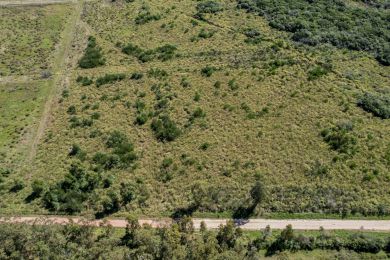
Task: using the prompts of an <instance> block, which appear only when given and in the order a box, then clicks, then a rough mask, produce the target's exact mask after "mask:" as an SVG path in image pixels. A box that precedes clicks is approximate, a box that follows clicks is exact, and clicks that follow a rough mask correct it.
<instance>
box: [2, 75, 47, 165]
mask: <svg viewBox="0 0 390 260" xmlns="http://www.w3.org/2000/svg"><path fill="white" fill-rule="evenodd" d="M49 83H50V81H34V82H30V83H12V84H11V83H7V84H3V85H0V93H1V94H0V118H1V121H0V122H1V125H0V152H1V154H2V155H1V157H0V158H1V161H0V163H6V162H9V161H12V160H16V159H17V158H16V157H13V155H12V154H11V151H12V150H15V149H16V150H17V148H18V146H19V145H21V143H23V142H24V141H25V140H23V137H25V138H28V137H27V136H26V135H28V134H30V133H31V131H32V128H33V127H34V125H35V126H36V122H37V119H39V117H40V114H41V112H42V105H43V103H44V101H45V100H46V96H47V92H48V84H49Z"/></svg>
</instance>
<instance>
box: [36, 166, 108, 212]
mask: <svg viewBox="0 0 390 260" xmlns="http://www.w3.org/2000/svg"><path fill="white" fill-rule="evenodd" d="M100 181H101V178H100V176H99V175H98V174H97V173H94V172H89V171H86V170H85V169H84V168H83V167H82V166H81V165H79V164H72V165H71V167H70V169H69V172H68V173H67V174H66V175H65V177H64V179H63V180H62V181H60V182H58V183H57V184H55V185H53V186H51V187H50V188H49V190H48V191H47V192H46V193H45V194H44V196H43V198H42V200H43V203H44V206H45V208H46V209H48V210H50V211H56V212H66V213H68V214H74V213H76V212H80V211H81V210H83V209H84V205H83V203H84V202H85V201H86V200H87V199H88V197H89V196H90V194H91V192H92V191H94V190H95V189H96V188H98V187H99V185H100Z"/></svg>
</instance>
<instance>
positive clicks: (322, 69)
mask: <svg viewBox="0 0 390 260" xmlns="http://www.w3.org/2000/svg"><path fill="white" fill-rule="evenodd" d="M330 71H331V66H330V65H319V66H316V67H315V68H314V69H312V70H309V72H308V77H307V79H308V80H316V79H318V78H320V77H322V76H324V75H326V74H328V73H329V72H330Z"/></svg>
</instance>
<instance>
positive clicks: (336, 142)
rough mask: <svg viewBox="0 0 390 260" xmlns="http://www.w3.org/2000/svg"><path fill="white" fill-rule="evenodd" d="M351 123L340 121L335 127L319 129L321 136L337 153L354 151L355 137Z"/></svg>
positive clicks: (349, 153) (351, 153)
mask: <svg viewBox="0 0 390 260" xmlns="http://www.w3.org/2000/svg"><path fill="white" fill-rule="evenodd" d="M352 130H353V126H352V124H351V123H341V124H339V125H338V126H336V127H332V128H327V129H324V130H322V131H321V136H322V138H323V139H324V141H325V142H326V143H328V144H329V146H330V147H331V148H332V149H333V150H335V151H338V152H339V153H345V154H348V155H353V154H355V153H356V150H357V148H356V145H357V138H356V137H355V135H354V134H353V133H352Z"/></svg>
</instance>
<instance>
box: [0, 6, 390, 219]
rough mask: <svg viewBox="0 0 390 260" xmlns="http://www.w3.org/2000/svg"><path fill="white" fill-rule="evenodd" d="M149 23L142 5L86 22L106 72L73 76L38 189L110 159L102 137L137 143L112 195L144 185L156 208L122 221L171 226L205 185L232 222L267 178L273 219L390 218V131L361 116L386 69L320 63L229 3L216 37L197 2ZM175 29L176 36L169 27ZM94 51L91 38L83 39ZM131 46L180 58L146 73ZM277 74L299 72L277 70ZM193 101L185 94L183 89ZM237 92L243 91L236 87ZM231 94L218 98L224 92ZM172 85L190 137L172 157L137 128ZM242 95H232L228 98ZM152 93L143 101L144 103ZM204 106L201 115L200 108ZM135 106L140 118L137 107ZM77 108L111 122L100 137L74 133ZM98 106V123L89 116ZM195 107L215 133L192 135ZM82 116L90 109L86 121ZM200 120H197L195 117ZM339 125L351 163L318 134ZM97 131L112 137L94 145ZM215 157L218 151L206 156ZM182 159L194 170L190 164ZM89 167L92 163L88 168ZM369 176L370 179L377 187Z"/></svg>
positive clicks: (90, 10) (324, 54)
mask: <svg viewBox="0 0 390 260" xmlns="http://www.w3.org/2000/svg"><path fill="white" fill-rule="evenodd" d="M148 5H149V7H150V10H151V13H152V14H160V15H161V17H162V18H161V19H160V20H158V21H151V22H149V23H146V24H144V25H135V23H134V20H135V17H136V16H137V14H138V11H139V10H140V8H141V6H142V3H141V1H135V2H134V3H131V4H127V5H125V4H122V3H121V2H119V3H117V4H108V3H107V2H96V3H88V4H86V6H85V12H84V17H83V19H84V20H85V21H86V22H87V23H88V25H89V26H90V30H91V34H92V35H93V36H95V37H96V39H97V43H98V45H99V46H101V47H102V49H103V52H104V56H105V58H106V60H107V62H106V65H105V66H102V67H99V68H95V69H90V70H81V69H77V70H75V71H74V78H73V81H72V87H71V88H70V92H69V97H67V98H64V99H63V101H62V102H61V103H60V105H59V108H58V109H57V110H56V111H55V114H54V116H53V118H54V119H53V122H52V123H51V126H50V127H49V129H47V135H46V139H45V140H44V142H43V143H42V144H41V145H40V147H39V153H38V157H37V160H36V162H35V164H34V165H33V167H32V171H33V176H34V179H44V180H45V181H47V182H48V183H55V182H56V181H58V180H60V179H62V176H63V175H64V174H65V173H66V172H67V170H68V167H69V165H70V164H71V162H72V160H73V159H71V158H69V157H68V150H69V148H70V147H71V146H72V144H78V145H80V147H81V148H82V149H83V150H85V151H86V152H87V155H88V158H91V157H92V156H93V155H94V154H95V153H96V152H97V151H104V150H105V148H104V137H105V136H106V135H107V134H108V133H109V132H111V131H113V130H119V131H122V132H124V133H126V134H127V135H128V136H129V138H130V140H132V141H133V142H134V145H135V148H136V151H137V153H138V155H139V159H138V161H137V167H136V169H135V170H112V171H111V172H110V173H104V174H112V175H113V176H114V177H115V181H114V187H117V186H118V185H119V184H120V182H122V181H130V180H132V181H135V180H138V181H142V182H143V183H144V184H145V185H146V187H147V188H148V190H149V193H150V198H149V199H148V201H147V203H146V206H143V207H140V206H139V205H138V204H137V203H132V204H129V205H127V207H126V208H123V210H134V211H135V212H138V213H140V214H154V215H158V214H163V212H166V211H172V210H174V209H176V208H178V207H183V206H187V205H188V204H189V203H190V201H191V194H190V190H191V187H192V186H193V184H194V183H196V182H202V183H203V185H205V186H207V187H210V194H212V196H211V197H210V198H208V200H210V201H211V202H210V204H209V205H208V208H207V210H208V211H231V210H234V209H235V208H237V207H238V206H240V205H242V203H243V201H245V200H246V199H247V197H248V195H249V192H248V191H249V189H250V187H251V186H252V185H253V183H254V180H255V179H256V178H257V176H259V175H261V176H262V177H263V179H264V181H265V183H266V186H267V187H268V198H267V199H266V201H265V203H264V205H263V208H264V210H266V211H276V212H306V211H308V212H310V211H313V212H337V211H339V210H340V211H341V210H343V209H347V210H348V209H357V210H358V211H360V212H362V213H364V212H371V211H372V212H376V211H377V207H378V206H379V205H388V204H389V203H390V197H389V196H387V195H384V194H387V193H389V192H390V189H389V188H388V187H389V185H384V183H385V184H387V183H388V182H389V181H390V175H389V174H390V171H389V165H388V162H386V160H385V155H386V151H387V150H388V149H389V145H390V136H389V135H388V133H389V132H390V122H389V120H380V119H378V118H375V117H373V116H372V115H370V114H368V113H366V112H364V111H363V110H361V109H360V108H358V107H357V106H356V98H357V96H358V95H360V94H361V93H362V92H363V91H366V90H370V91H372V90H375V89H388V87H389V86H390V79H389V78H388V75H389V68H388V67H383V66H380V65H378V63H377V62H376V61H375V60H374V59H373V58H371V57H370V56H369V55H367V54H364V53H358V52H344V51H340V50H336V49H334V48H331V47H326V46H324V47H321V48H317V49H312V48H309V47H307V46H297V45H294V44H293V43H292V42H290V41H289V40H287V37H286V35H285V34H283V33H280V32H278V31H275V30H272V29H271V28H270V27H269V26H268V25H267V23H266V22H265V21H264V20H263V19H262V18H261V17H259V16H255V15H251V14H246V13H244V12H241V11H238V10H236V9H235V5H234V3H232V2H231V1H224V9H225V10H224V11H223V12H221V13H219V14H217V15H215V16H210V17H208V19H209V21H211V22H212V23H206V22H202V21H198V23H199V25H197V26H193V25H192V23H191V21H192V20H194V19H193V18H192V15H194V14H195V6H196V2H195V1H184V2H183V1H173V0H170V1H164V2H162V1H155V0H154V1H148ZM164 24H165V26H164ZM202 28H205V29H206V30H212V31H215V34H214V36H212V37H211V38H208V39H196V40H194V37H196V36H197V35H198V34H199V32H200V30H201V29H202ZM247 28H256V29H257V30H259V31H260V32H261V34H262V37H263V41H261V42H260V43H259V44H255V45H252V44H247V43H245V42H244V41H245V39H246V36H245V35H244V34H243V33H242V32H243V31H244V30H245V29H247ZM85 37H87V36H85ZM118 43H119V44H122V45H125V44H127V43H133V44H136V45H138V46H141V47H142V48H145V49H154V48H156V47H159V46H162V45H164V44H173V45H175V46H176V47H177V48H178V51H177V53H178V54H179V56H178V57H175V58H174V59H172V60H170V61H166V62H161V61H158V60H154V61H151V62H147V63H140V62H139V61H138V60H137V59H136V58H134V57H131V56H127V55H125V54H123V53H121V50H120V48H118V47H116V46H117V44H118ZM275 60H283V61H289V62H291V61H292V63H293V64H292V65H284V66H281V67H279V68H276V69H274V70H272V69H271V68H270V64H271V63H272V62H273V61H275ZM320 63H331V64H332V66H333V68H332V72H330V73H329V74H327V75H325V76H323V77H321V78H319V79H317V80H314V81H308V79H307V77H308V75H307V73H308V71H309V70H311V69H313V68H314V67H315V66H317V64H320ZM207 65H212V66H215V67H216V68H218V70H217V71H216V72H215V73H214V74H213V75H212V76H211V77H203V76H202V75H201V73H200V71H201V69H202V68H203V67H205V66H207ZM151 68H160V69H164V70H165V71H167V72H168V74H169V76H168V77H167V78H166V79H165V80H159V79H155V78H152V77H149V76H147V72H148V71H149V70H150V69H151ZM119 72H123V73H126V75H128V77H127V79H126V80H124V81H121V82H117V83H114V84H109V85H103V86H101V87H100V88H96V87H95V86H94V85H90V86H80V85H79V84H77V83H76V78H77V77H78V76H79V75H82V76H89V77H91V78H94V79H96V78H97V77H99V76H103V75H104V74H106V73H119ZM133 72H142V73H143V74H144V77H143V78H142V79H141V80H139V81H134V80H130V79H129V77H130V75H131V73H133ZM183 78H185V79H186V81H188V82H189V83H190V87H183V86H182V85H181V81H182V79H183ZM231 80H234V81H235V84H236V85H237V86H238V88H237V89H235V87H233V90H232V87H231V86H229V81H231ZM217 81H219V82H220V83H221V86H220V88H215V87H214V84H215V82H217ZM159 83H168V84H169V86H170V89H169V90H165V93H170V94H173V95H174V98H173V99H172V100H171V101H170V102H169V109H168V113H169V115H170V116H171V118H172V119H174V121H175V122H177V123H178V125H179V126H180V128H181V129H183V133H182V135H181V136H180V137H179V138H178V139H177V140H175V141H173V142H169V143H161V142H159V141H157V140H156V138H155V136H154V135H153V132H152V130H151V129H150V122H151V120H150V119H149V121H148V122H147V123H146V124H145V125H143V126H136V125H135V124H134V121H135V118H136V109H135V108H134V107H133V105H134V104H135V102H136V100H137V99H139V100H143V101H144V102H145V104H146V107H147V110H148V111H153V110H154V108H153V107H154V105H155V103H156V100H155V94H154V93H153V91H152V90H151V87H152V85H153V84H159ZM230 85H232V84H230ZM141 93H142V94H141ZM196 93H199V95H200V99H199V101H194V96H195V95H196ZM126 102H129V104H131V106H130V107H127V106H126ZM243 103H245V104H246V105H247V107H249V109H250V110H251V111H253V112H257V111H262V110H263V109H264V108H266V109H267V110H268V113H264V114H263V115H261V116H258V117H256V118H254V119H249V118H248V112H246V111H245V110H244V109H242V107H243ZM71 105H74V106H75V107H76V110H77V114H76V115H77V116H79V117H81V118H88V117H90V116H91V114H92V113H94V112H99V113H100V114H101V117H100V119H98V120H95V121H94V124H93V126H92V127H89V128H74V129H72V128H70V123H69V118H70V116H69V115H68V114H67V110H68V107H69V106H71ZM94 105H96V109H95V110H94V109H92V107H93V106H94ZM197 107H200V108H202V110H203V111H204V112H205V113H206V117H205V118H204V119H196V120H195V123H194V124H193V125H192V126H190V127H187V128H185V127H184V126H185V125H186V124H187V123H188V120H189V117H190V113H192V112H193V111H194V110H195V109H196V108H197ZM83 108H84V109H83ZM187 111H189V112H187ZM342 121H351V122H352V123H353V125H354V130H353V131H354V134H355V135H356V137H357V139H358V145H357V146H358V152H357V154H355V155H354V156H352V157H348V158H344V159H343V158H341V157H343V155H340V154H338V153H337V152H335V151H332V150H331V149H330V148H329V146H328V145H327V144H326V143H325V142H324V141H323V140H322V138H321V136H320V132H321V130H322V129H324V128H328V127H331V126H333V125H336V124H338V123H339V122H342ZM95 130H99V131H100V132H101V133H102V136H98V137H95V138H90V134H91V132H93V131H95ZM204 143H208V144H210V146H209V148H208V149H207V150H205V151H204V150H202V149H200V148H199V147H200V146H201V145H202V144H204ZM183 155H186V156H187V158H191V159H193V164H192V165H191V164H190V165H189V164H188V163H186V162H184V160H183V159H182V158H183ZM164 158H172V159H173V162H174V164H175V165H176V167H173V168H174V169H173V170H172V174H173V179H172V180H171V181H169V182H166V183H163V182H161V181H160V176H159V175H161V171H160V166H161V163H162V160H163V159H164ZM315 161H320V162H321V163H322V164H323V165H326V167H327V168H328V172H327V174H326V175H325V176H322V177H320V176H312V175H310V174H308V172H310V169H311V167H312V166H313V165H314V164H315ZM83 164H84V165H85V167H86V168H89V167H90V164H89V160H87V161H85V162H84V163H83ZM367 176H368V177H367ZM29 192H30V191H29V189H28V188H27V189H25V190H23V191H21V192H20V193H18V194H17V196H15V195H14V194H12V198H11V197H9V195H4V196H5V197H6V198H7V199H6V201H7V203H10V204H11V203H15V204H16V205H17V203H21V201H22V200H23V199H24V198H25V197H26V196H27V195H28V194H29ZM104 192H105V191H104V190H99V191H98V192H97V193H96V196H95V198H96V201H89V202H88V204H89V205H90V206H92V207H91V209H93V207H94V205H96V204H97V205H98V204H99V203H100V202H99V199H100V198H101V196H102V195H103V194H104ZM20 208H22V209H23V210H30V211H31V210H38V211H40V207H39V201H35V202H33V203H32V204H30V205H25V204H23V203H21V204H20Z"/></svg>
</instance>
